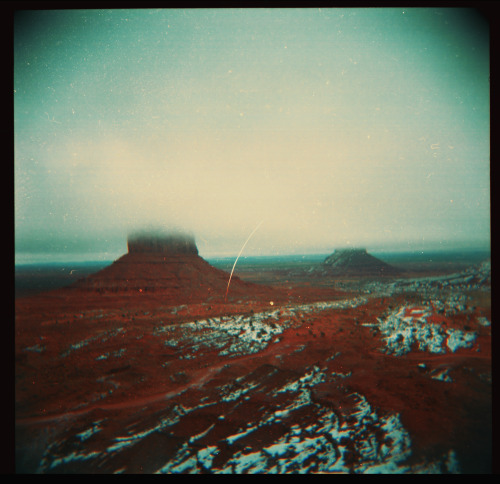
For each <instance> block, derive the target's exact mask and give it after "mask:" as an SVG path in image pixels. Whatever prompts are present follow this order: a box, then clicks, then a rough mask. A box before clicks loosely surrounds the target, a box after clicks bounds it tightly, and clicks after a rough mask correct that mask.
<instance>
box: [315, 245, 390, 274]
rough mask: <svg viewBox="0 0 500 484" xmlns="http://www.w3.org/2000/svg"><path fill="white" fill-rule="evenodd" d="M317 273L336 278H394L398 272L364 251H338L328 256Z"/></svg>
mask: <svg viewBox="0 0 500 484" xmlns="http://www.w3.org/2000/svg"><path fill="white" fill-rule="evenodd" d="M319 272H321V273H323V274H328V275H338V276H384V275H387V276H395V275H397V274H399V271H398V270H397V269H396V268H394V267H392V266H391V265H389V264H387V263H385V262H383V261H381V260H380V259H377V258H376V257H373V256H372V255H370V254H368V252H367V251H366V249H338V250H335V252H334V253H333V254H332V255H330V256H328V257H327V258H326V259H325V260H324V262H323V264H322V265H321V266H320V268H319Z"/></svg>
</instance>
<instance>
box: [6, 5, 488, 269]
mask: <svg viewBox="0 0 500 484" xmlns="http://www.w3.org/2000/svg"><path fill="white" fill-rule="evenodd" d="M14 34H15V39H14V143H15V145H14V149H15V171H14V173H15V180H14V181H15V185H14V186H15V243H16V260H17V261H22V260H30V258H34V259H37V258H38V259H40V258H42V259H43V258H53V259H56V258H66V259H69V260H71V259H76V258H80V257H84V258H89V259H96V258H100V257H106V258H108V259H109V258H114V257H118V256H119V255H121V254H123V253H125V252H126V237H127V233H128V232H129V231H130V230H133V229H138V228H142V227H160V228H167V229H168V228H177V229H183V230H188V231H191V232H192V233H194V235H195V238H196V242H197V245H198V248H199V251H200V253H201V255H202V256H214V255H236V254H237V253H238V252H239V250H240V248H241V246H242V245H243V243H244V242H245V240H246V238H247V237H248V235H249V234H250V233H251V232H252V230H253V229H254V228H255V227H256V226H257V225H258V224H259V223H260V222H261V221H263V222H262V225H261V226H260V227H259V229H258V230H257V231H256V232H255V234H254V235H253V237H252V239H251V240H250V241H249V243H248V245H247V246H246V249H245V253H246V255H250V254H276V253H279V254H292V253H314V252H319V253H328V252H332V251H333V250H334V249H335V248H337V247H341V246H342V247H344V246H363V247H366V248H367V249H368V250H376V249H381V248H387V249H397V250H402V249H412V250H420V249H433V248H440V247H441V248H448V247H463V246H479V247H485V246H486V247H487V246H488V245H489V234H490V212H489V211H490V205H489V195H490V190H489V182H490V180H489V167H490V160H489V147H490V145H489V106H490V103H489V89H490V87H489V32H488V24H487V23H486V22H485V21H484V20H483V19H482V17H480V16H479V15H478V14H477V13H476V12H475V11H474V10H461V9H454V8H448V9H430V8H410V9H399V8H398V9H396V8H353V9H318V8H315V9H312V8H311V9H243V10H239V9H227V10H226V9H207V10H200V9H193V10H176V9H172V10H171V9H160V10H147V9H144V10H143V9H137V10H60V11H32V12H19V13H18V14H17V15H16V17H15V31H14Z"/></svg>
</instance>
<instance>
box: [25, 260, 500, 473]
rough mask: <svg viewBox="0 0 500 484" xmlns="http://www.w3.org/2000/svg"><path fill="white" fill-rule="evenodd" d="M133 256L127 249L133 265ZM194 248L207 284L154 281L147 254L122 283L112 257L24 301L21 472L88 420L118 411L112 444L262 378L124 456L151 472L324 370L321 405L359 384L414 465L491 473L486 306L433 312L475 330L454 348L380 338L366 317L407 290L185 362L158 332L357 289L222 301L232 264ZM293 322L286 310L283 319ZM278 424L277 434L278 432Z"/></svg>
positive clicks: (299, 318)
mask: <svg viewBox="0 0 500 484" xmlns="http://www.w3.org/2000/svg"><path fill="white" fill-rule="evenodd" d="M133 256H134V254H129V255H127V257H128V258H129V262H130V258H133ZM142 257H144V255H143V254H142ZM186 257H188V258H189V260H190V264H185V263H184V262H182V261H181V262H178V267H176V268H175V270H174V269H173V267H172V266H171V268H170V271H171V272H170V273H175V274H177V275H178V274H187V275H186V277H187V279H189V280H199V284H194V285H190V286H185V285H183V284H182V277H181V276H179V278H178V281H177V282H178V283H175V284H173V283H172V281H169V282H168V281H166V279H164V284H162V283H160V284H159V285H158V287H156V288H155V289H154V290H152V289H151V287H153V286H150V282H149V281H151V280H153V279H154V278H155V277H157V276H158V273H157V271H158V265H157V264H154V263H151V264H150V266H149V269H148V270H146V271H144V269H145V267H146V266H147V264H146V265H145V264H144V259H143V262H142V263H141V264H142V268H141V274H140V275H139V274H136V279H135V280H136V282H137V281H139V282H140V283H139V284H136V285H134V287H133V288H131V287H129V286H126V285H124V284H123V281H124V280H126V279H127V276H128V275H130V272H127V271H130V264H128V265H129V268H128V269H127V270H125V268H124V267H122V265H121V263H119V264H116V263H115V264H114V265H113V266H111V267H109V268H107V269H104V270H103V271H101V273H99V275H98V277H95V278H93V279H89V280H87V281H84V282H82V283H80V284H77V285H76V286H75V287H74V288H72V289H65V290H60V291H54V292H52V293H46V294H41V295H38V296H33V297H28V298H22V299H17V300H16V342H15V344H16V449H17V450H16V452H17V454H18V466H19V468H20V470H21V471H23V470H25V471H28V472H31V471H34V469H36V468H37V466H38V463H39V459H40V457H41V455H42V454H43V452H44V450H45V449H46V448H47V445H49V444H50V442H52V441H53V440H54V439H55V438H56V437H57V436H58V435H60V434H61V433H64V432H66V431H67V428H69V427H72V426H73V427H74V429H75V430H74V432H75V433H76V432H77V431H78V429H80V430H79V431H81V430H82V429H85V428H88V425H89V422H94V421H96V420H99V418H108V417H110V416H112V419H113V422H115V423H114V424H113V425H109V426H108V427H107V428H106V430H105V431H104V432H102V433H101V434H99V438H100V439H102V442H103V443H104V442H105V441H106V435H109V436H110V438H111V436H112V435H122V434H123V432H124V427H123V426H124V425H128V426H133V425H139V423H140V425H141V426H142V427H144V426H147V425H146V424H145V421H146V420H147V419H151V422H152V423H151V426H153V425H154V422H155V418H156V417H155V415H156V413H155V412H160V411H165V408H166V406H167V407H168V408H170V407H172V408H173V407H174V405H175V403H180V402H182V405H183V406H184V407H186V408H187V407H195V406H197V405H199V404H200V401H203V398H208V399H211V398H213V396H214V394H215V393H214V392H219V391H220V390H219V389H220V386H221V385H223V384H230V383H234V382H235V381H236V380H237V379H238V378H242V377H244V378H246V379H247V380H249V379H250V376H252V378H254V379H257V380H258V381H260V382H261V385H262V387H261V388H260V389H259V390H258V392H257V393H256V394H252V399H251V402H253V407H252V406H251V407H248V406H246V407H245V412H247V413H239V411H240V410H238V408H241V410H243V409H242V407H231V405H229V404H227V403H224V402H220V403H219V404H218V405H217V406H216V407H207V408H206V409H200V410H197V411H196V412H194V413H193V415H192V416H191V415H190V418H189V419H186V423H185V425H184V426H182V427H179V426H178V427H176V428H175V431H174V433H172V434H169V435H166V434H165V435H163V434H162V436H161V435H158V434H154V435H151V436H149V437H148V438H147V439H145V440H144V441H143V442H142V443H141V446H140V447H136V446H134V455H133V456H131V455H128V454H127V453H126V452H124V453H122V456H121V458H120V459H121V460H120V462H121V463H123V462H126V461H127V459H128V460H129V461H130V462H131V463H130V466H129V467H128V468H127V472H152V471H154V470H155V469H157V468H158V466H159V465H160V464H161V463H162V462H164V461H165V455H168V454H169V452H170V453H172V452H173V451H174V450H173V449H177V448H178V447H179V445H180V443H181V442H183V439H185V438H188V437H189V436H193V435H197V434H199V433H201V432H203V431H204V430H206V429H207V426H208V424H207V422H210V421H211V419H212V418H216V417H217V416H219V415H224V414H225V413H226V411H229V412H230V414H229V415H227V416H226V419H225V420H222V421H220V420H218V424H217V426H216V427H215V428H214V430H213V433H212V434H210V439H211V440H210V441H211V442H213V441H214V439H215V440H216V441H217V440H218V437H217V435H219V436H220V438H221V439H222V438H225V437H227V436H228V435H231V434H234V433H235V432H236V430H237V429H238V428H239V427H243V428H244V426H245V425H246V423H247V422H248V419H249V415H248V411H249V410H248V409H249V408H254V410H253V412H254V415H253V417H255V415H261V414H263V412H264V411H265V408H266V405H267V403H266V402H268V400H269V399H268V397H267V396H266V391H265V388H269V389H272V388H275V389H276V388H278V387H279V386H280V385H282V384H283V382H286V381H287V379H289V378H290V376H291V375H302V374H303V373H304V371H305V370H306V369H307V368H311V367H312V366H313V365H316V366H318V367H320V368H324V369H327V372H328V373H329V374H331V373H332V372H335V373H338V374H343V375H345V378H340V379H339V380H336V381H337V384H336V385H332V384H331V383H328V382H327V383H320V384H318V385H316V386H315V387H314V389H313V391H312V396H313V398H314V399H315V401H318V402H321V404H322V405H327V406H329V407H331V408H333V409H337V410H338V411H339V413H342V408H343V406H344V409H345V408H346V407H347V406H349V405H350V403H349V402H350V400H349V398H348V395H350V394H352V393H353V392H358V393H360V394H362V395H364V396H365V397H366V399H367V400H368V401H369V402H370V404H371V405H372V406H373V407H374V408H376V409H377V412H378V413H379V414H381V415H384V414H388V413H393V412H396V413H398V414H400V416H401V421H402V423H403V425H404V427H405V428H406V429H407V430H408V432H409V433H410V435H411V439H412V443H413V445H412V451H413V453H412V459H413V460H414V461H417V460H421V459H422V458H424V459H425V458H428V459H429V460H431V459H432V456H434V455H436V454H437V453H443V452H447V451H448V450H449V449H450V448H453V449H455V450H456V452H457V454H458V456H459V460H460V462H461V465H462V470H463V471H464V472H467V471H469V470H471V471H472V472H489V469H488V468H487V467H488V462H489V459H488V455H484V449H488V448H489V446H488V442H489V439H490V438H491V376H488V375H491V347H490V340H491V330H490V327H484V326H482V325H480V324H479V323H478V317H479V316H485V317H487V318H489V319H491V314H490V308H489V307H484V306H478V307H477V308H476V309H475V312H474V314H472V316H468V317H466V316H464V315H461V314H457V315H454V316H448V317H447V316H444V315H438V314H433V315H432V316H431V318H430V321H432V322H433V323H435V324H441V325H443V326H445V327H453V328H460V329H463V328H464V327H465V326H467V327H469V328H470V329H472V330H474V331H477V333H478V338H477V343H476V344H475V345H474V346H473V347H472V348H470V349H464V348H461V349H458V350H457V351H456V352H455V353H449V352H448V353H445V354H431V353H424V352H421V351H418V350H415V351H412V352H411V353H408V354H406V355H404V356H400V357H396V356H392V355H388V354H385V353H384V352H383V351H382V349H383V347H384V342H383V340H382V338H381V335H380V333H379V332H378V331H377V330H376V329H374V328H373V327H369V326H364V323H375V322H376V321H377V318H379V317H382V315H383V314H384V313H385V312H386V311H387V308H388V305H389V304H390V305H391V306H392V307H397V306H398V305H403V304H405V302H407V301H406V299H405V297H403V296H397V297H394V298H385V297H372V298H371V299H369V300H368V302H367V303H366V304H363V305H360V306H358V307H355V308H346V309H328V310H323V311H321V312H317V313H315V312H312V311H304V312H303V313H302V314H301V315H295V316H292V318H291V324H289V323H290V321H289V323H288V324H289V326H288V328H287V329H286V330H285V331H284V332H282V333H281V334H280V336H279V338H280V339H279V342H275V343H273V344H269V345H268V346H267V347H266V348H265V349H263V350H262V351H260V352H258V353H253V354H245V355H242V356H233V357H230V358H228V357H222V356H219V355H218V352H219V350H218V349H217V350H216V349H214V348H207V349H204V350H203V351H202V350H199V349H198V350H195V354H196V358H193V359H186V358H182V359H181V358H180V356H182V355H185V350H186V348H176V347H170V346H165V344H164V342H165V340H166V339H168V335H167V334H165V335H163V336H164V337H159V336H158V328H160V327H163V326H168V325H174V324H177V323H181V322H187V321H195V320H197V319H198V320H199V319H206V318H213V317H216V316H221V315H231V314H247V315H248V314H251V313H252V312H253V313H259V312H261V311H264V310H266V311H267V310H270V309H273V308H280V307H283V306H284V305H285V304H289V303H295V304H302V303H310V302H314V301H326V300H330V301H331V300H339V299H348V298H353V297H354V296H356V295H355V294H353V295H349V294H346V293H341V292H339V291H336V290H333V289H332V288H328V287H323V288H316V287H308V286H306V285H304V284H300V285H294V286H292V285H291V284H290V283H287V286H286V288H285V287H281V288H277V287H258V286H256V285H254V284H250V283H246V282H244V281H242V280H239V279H238V278H233V281H232V284H233V285H232V286H231V289H230V298H229V302H228V303H224V295H225V290H226V284H227V277H226V276H227V275H226V273H222V275H223V276H224V277H222V275H221V274H220V273H221V272H222V271H218V270H217V269H215V270H213V269H214V268H212V267H211V266H209V267H207V265H208V264H207V263H206V262H205V261H203V260H202V259H201V258H199V257H197V256H186ZM198 259H199V260H198ZM171 264H174V262H172V263H171ZM205 264H206V265H205ZM120 271H123V272H120ZM148 271H149V272H148ZM172 271H173V272H172ZM200 274H203V277H198V276H199V275H200ZM197 278H198V279H197ZM129 279H130V278H129ZM210 284H212V285H210ZM172 287H175V288H174V289H173V290H171V291H168V290H167V288H172ZM148 288H149V289H148ZM99 289H102V290H101V291H99ZM140 289H143V290H142V291H140ZM174 301H175V305H176V306H177V308H176V310H175V311H173V303H174ZM285 319H286V317H285V316H282V317H281V318H280V320H279V321H278V323H277V324H283V323H284V322H285ZM289 319H290V318H288V320H289ZM82 342H83V343H82ZM72 345H74V346H73V347H72ZM120 351H121V352H122V353H119V352H120ZM103 355H104V356H103ZM106 355H107V356H106ZM113 355H114V356H113ZM422 364H425V368H424V367H423V365H422ZM419 365H420V366H419ZM444 367H447V368H449V375H450V376H451V377H452V380H453V381H452V382H449V383H444V382H442V381H438V380H435V379H433V378H431V377H430V376H429V375H430V374H432V371H433V370H435V369H439V368H444ZM274 369H276V371H275V370H274ZM266 385H267V387H266ZM207 412H208V414H210V416H207V415H208V414H207ZM300 415H301V414H300V412H299V413H298V414H297V418H301V419H303V421H304V422H306V421H307V419H308V418H309V417H308V415H307V413H305V414H304V415H302V416H300ZM134 422H136V423H135V424H134ZM272 429H274V430H273V431H275V432H277V435H278V434H279V428H278V427H276V426H273V427H272ZM270 431H271V430H270ZM113 432H115V434H113ZM106 433H107V434H106ZM271 433H272V432H271ZM158 439H160V440H158ZM203 439H204V438H201V440H200V445H202V444H203V442H204V440H203ZM207 439H208V437H207ZM245 439H246V440H245ZM245 439H243V440H242V441H241V442H242V446H244V445H252V444H251V442H254V444H255V445H257V443H258V442H259V439H261V440H262V439H264V440H265V441H266V442H267V441H269V442H272V435H271V434H269V435H264V434H262V431H259V432H255V433H254V434H252V435H251V437H246V438H245ZM252 439H253V440H252ZM205 440H206V439H205ZM206 441H207V442H208V440H206ZM245 442H246V444H245ZM478 442H480V443H481V444H480V445H478ZM95 445H97V444H95ZM105 445H108V444H105ZM221 445H222V444H221ZM96 448H97V447H96ZM158 449H161V452H160V450H158ZM169 449H170V450H169ZM228 452H229V451H228ZM141 453H142V454H141ZM481 453H482V455H481ZM225 455H226V454H224V450H223V448H222V447H221V453H220V454H219V455H218V456H217V459H219V460H220V461H221V462H222V460H223V458H224V456H225ZM127 456H128V457H127ZM141 456H142V457H141ZM115 461H116V459H115V460H113V459H111V460H110V461H109V462H104V463H102V464H100V465H101V466H102V467H100V468H98V469H92V468H90V470H89V468H88V466H87V467H86V465H87V464H86V463H85V462H76V463H72V464H71V466H70V467H64V466H62V467H61V468H60V469H61V471H63V472H64V471H69V472H89V471H90V472H113V471H114V470H116V469H117V468H118V467H119V466H118V464H117V462H115ZM217 462H218V461H214V465H215V464H216V463H217ZM68 465H69V464H68Z"/></svg>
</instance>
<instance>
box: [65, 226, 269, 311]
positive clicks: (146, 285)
mask: <svg viewBox="0 0 500 484" xmlns="http://www.w3.org/2000/svg"><path fill="white" fill-rule="evenodd" d="M127 245H128V253H127V254H125V255H123V256H122V257H120V258H119V259H117V260H116V261H115V262H113V264H111V265H110V266H108V267H106V268H104V269H103V270H101V271H99V272H97V273H95V274H93V275H91V276H89V277H87V278H85V279H82V280H80V281H78V282H76V283H75V284H73V285H72V286H70V289H73V290H81V291H85V292H89V291H90V292H93V293H99V294H102V295H113V294H116V295H146V294H155V295H161V297H162V299H163V300H164V301H165V303H168V304H187V303H193V302H210V301H212V300H213V301H218V300H221V299H224V297H225V293H226V289H227V284H228V280H229V274H228V273H226V272H224V271H222V270H220V269H217V268H215V267H213V266H211V265H210V264H209V263H208V262H207V261H205V260H204V259H203V258H201V257H200V256H199V255H198V249H197V247H196V243H195V240H194V237H192V236H190V235H184V234H178V233H176V234H153V233H138V234H133V235H130V236H129V237H128V241H127ZM260 290H261V288H260V286H258V285H256V284H251V283H247V282H244V281H242V280H241V279H239V278H238V277H234V276H233V278H232V280H231V285H230V290H229V297H228V300H231V299H233V298H239V297H244V296H246V295H252V294H255V293H256V292H259V291H260Z"/></svg>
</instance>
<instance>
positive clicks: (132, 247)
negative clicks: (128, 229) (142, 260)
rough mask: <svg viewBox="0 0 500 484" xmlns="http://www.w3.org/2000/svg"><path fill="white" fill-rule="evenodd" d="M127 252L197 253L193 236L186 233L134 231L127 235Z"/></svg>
mask: <svg viewBox="0 0 500 484" xmlns="http://www.w3.org/2000/svg"><path fill="white" fill-rule="evenodd" d="M127 247H128V253H129V254H144V253H148V254H149V253H159V254H167V255H181V254H182V255H185V254H191V255H198V248H197V247H196V243H195V240H194V237H193V236H191V235H187V234H179V233H175V234H153V233H145V232H141V233H136V234H131V235H129V236H128V239H127Z"/></svg>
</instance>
